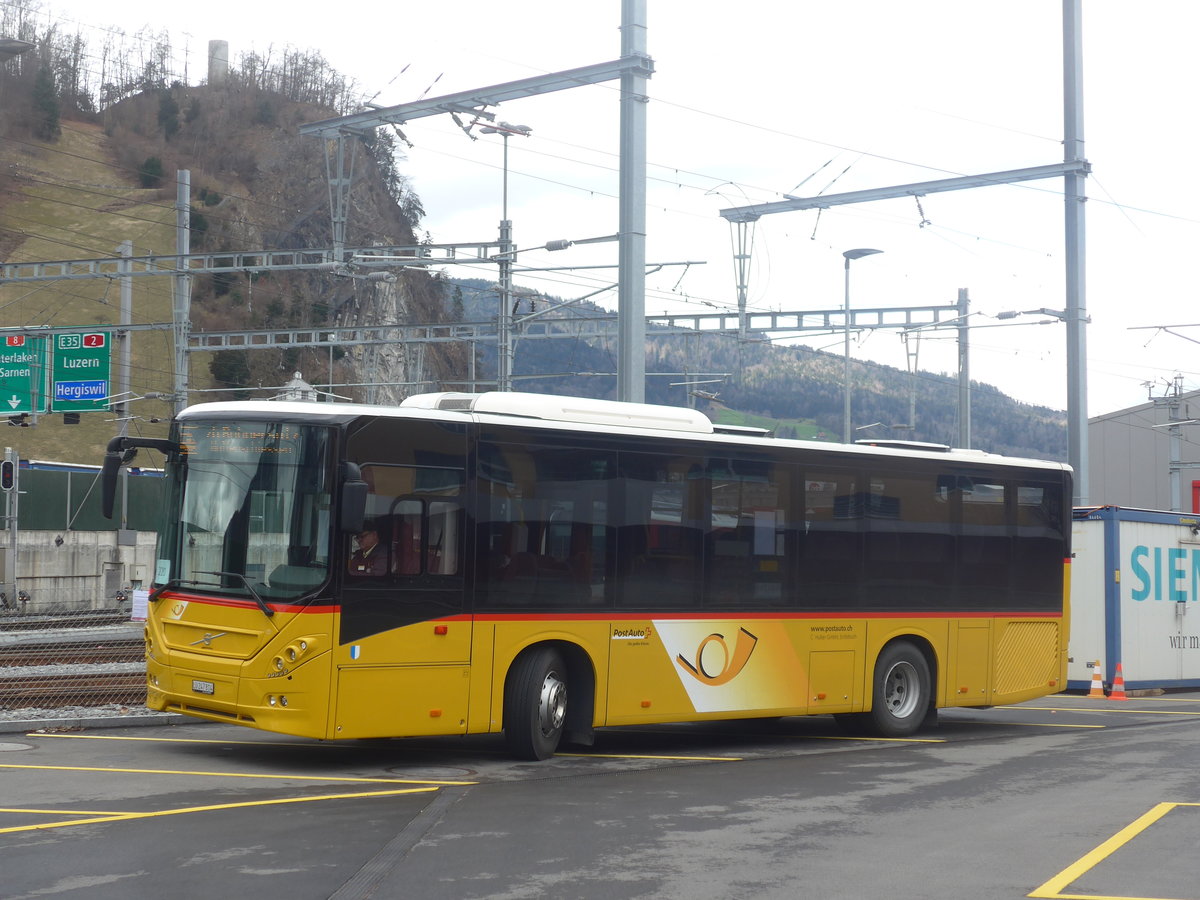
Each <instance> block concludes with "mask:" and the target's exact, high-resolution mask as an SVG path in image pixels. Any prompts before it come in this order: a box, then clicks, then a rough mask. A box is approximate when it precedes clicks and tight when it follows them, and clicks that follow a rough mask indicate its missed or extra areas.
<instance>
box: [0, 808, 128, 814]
mask: <svg viewBox="0 0 1200 900" xmlns="http://www.w3.org/2000/svg"><path fill="white" fill-rule="evenodd" d="M0 813H24V814H25V815H28V816H62V815H68V814H70V815H72V816H119V815H122V813H121V812H120V811H118V810H114V809H25V808H22V807H14V808H11V809H0Z"/></svg>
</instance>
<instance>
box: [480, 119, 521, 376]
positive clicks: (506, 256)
mask: <svg viewBox="0 0 1200 900" xmlns="http://www.w3.org/2000/svg"><path fill="white" fill-rule="evenodd" d="M479 131H480V133H481V134H498V135H500V137H502V138H503V139H504V193H503V197H502V200H501V207H500V210H501V211H500V250H499V253H498V254H497V257H498V259H499V268H500V272H499V279H500V311H499V315H497V316H496V390H498V391H509V390H512V264H513V259H512V258H513V253H514V252H515V249H514V247H513V243H512V222H511V221H510V220H509V218H508V139H509V138H510V137H511V136H512V135H514V134H517V135H521V136H522V137H529V134H530V132H532V131H533V129H532V128H530V127H529V126H528V125H510V124H509V123H508V122H497V123H496V124H495V125H485V126H483V127H482V128H480V129H479Z"/></svg>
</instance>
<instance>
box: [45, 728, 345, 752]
mask: <svg viewBox="0 0 1200 900" xmlns="http://www.w3.org/2000/svg"><path fill="white" fill-rule="evenodd" d="M25 737H27V738H65V739H67V740H72V741H148V742H150V743H155V744H238V745H242V744H245V745H247V746H251V747H303V748H305V749H308V748H309V747H335V746H339V745H336V744H331V743H329V742H327V741H314V742H313V743H303V744H302V743H299V742H297V741H215V740H212V739H211V738H160V737H131V736H128V735H119V734H39V733H37V732H32V731H31V732H29V733H28V734H26V735H25ZM340 746H341V747H343V748H344V747H345V746H346V745H345V744H341V745H340Z"/></svg>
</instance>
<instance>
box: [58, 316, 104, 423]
mask: <svg viewBox="0 0 1200 900" xmlns="http://www.w3.org/2000/svg"><path fill="white" fill-rule="evenodd" d="M108 338H109V335H108V332H106V331H96V332H91V333H88V334H60V335H56V337H55V344H54V378H53V391H52V393H51V395H50V409H51V410H53V411H54V412H85V411H89V410H97V409H106V408H107V405H108V396H109V391H108V382H109V371H110V369H111V367H112V354H111V350H112V347H111V342H110V341H109V339H108Z"/></svg>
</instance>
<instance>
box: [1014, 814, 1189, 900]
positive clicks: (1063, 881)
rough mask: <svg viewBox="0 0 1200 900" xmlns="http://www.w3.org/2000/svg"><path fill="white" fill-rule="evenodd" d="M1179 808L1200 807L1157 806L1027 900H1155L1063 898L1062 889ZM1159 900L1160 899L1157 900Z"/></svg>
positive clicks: (1093, 896)
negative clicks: (1039, 899) (1041, 899)
mask: <svg viewBox="0 0 1200 900" xmlns="http://www.w3.org/2000/svg"><path fill="white" fill-rule="evenodd" d="M1180 806H1200V803H1159V804H1158V805H1157V806H1155V807H1154V808H1153V809H1151V810H1150V811H1149V812H1148V813H1145V814H1144V815H1142V816H1139V817H1138V818H1136V819H1134V820H1133V821H1132V822H1130V823H1129V824H1128V825H1126V826H1125V827H1124V828H1122V829H1121V830H1120V831H1118V832H1117V833H1116V834H1114V835H1113V836H1112V837H1110V838H1109V839H1108V840H1107V841H1105V842H1104V843H1103V844H1101V845H1100V846H1099V847H1097V848H1096V849H1095V850H1092V851H1091V852H1090V853H1087V854H1085V855H1084V856H1082V857H1080V859H1078V860H1077V861H1076V862H1074V863H1072V864H1071V865H1069V866H1067V868H1065V869H1063V870H1062V871H1061V872H1059V873H1058V874H1057V875H1055V876H1054V877H1053V878H1051V879H1050V880H1049V881H1047V882H1046V883H1045V884H1043V885H1041V886H1040V887H1038V888H1036V889H1035V890H1034V891H1033V893H1031V894H1028V895H1027V896H1029V897H1038V898H1049V900H1156V898H1153V897H1124V896H1122V897H1111V896H1107V895H1102V894H1064V893H1062V890H1063V888H1065V887H1067V885H1069V884H1071V883H1072V882H1074V881H1076V880H1078V879H1079V878H1080V877H1081V876H1083V874H1084V873H1086V872H1087V871H1089V870H1090V869H1092V868H1093V867H1094V866H1096V865H1097V864H1099V863H1101V862H1103V861H1104V860H1105V859H1107V858H1108V857H1109V856H1111V855H1112V854H1113V853H1115V852H1116V851H1117V850H1120V849H1121V848H1122V847H1123V846H1125V845H1126V844H1127V843H1129V842H1130V841H1131V840H1133V839H1134V838H1135V837H1137V836H1138V835H1139V834H1141V833H1142V832H1143V831H1145V830H1146V829H1147V828H1149V827H1150V826H1151V825H1153V824H1154V823H1155V822H1157V821H1158V820H1159V819H1161V818H1162V817H1163V816H1165V815H1166V814H1167V813H1169V812H1170V811H1171V810H1173V809H1175V808H1176V807H1180ZM1159 900H1161V898H1159Z"/></svg>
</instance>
